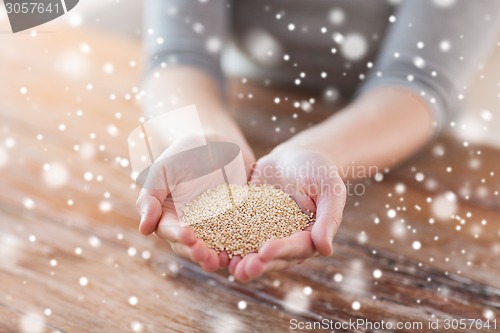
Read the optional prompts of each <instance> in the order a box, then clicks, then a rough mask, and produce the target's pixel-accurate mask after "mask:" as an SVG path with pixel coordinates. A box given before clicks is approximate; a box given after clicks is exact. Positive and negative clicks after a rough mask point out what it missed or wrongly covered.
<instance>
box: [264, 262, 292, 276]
mask: <svg viewBox="0 0 500 333" xmlns="http://www.w3.org/2000/svg"><path fill="white" fill-rule="evenodd" d="M298 262H299V261H298V260H291V261H290V260H282V259H278V260H271V261H268V262H266V264H265V265H264V272H262V274H264V273H267V272H275V271H282V270H284V269H288V268H290V267H292V266H295V265H297V263H298Z"/></svg>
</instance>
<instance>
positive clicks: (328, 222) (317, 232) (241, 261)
mask: <svg viewBox="0 0 500 333" xmlns="http://www.w3.org/2000/svg"><path fill="white" fill-rule="evenodd" d="M250 183H251V184H256V185H258V184H270V185H273V186H276V187H277V188H280V189H282V190H283V191H285V192H287V193H288V194H290V195H291V196H292V198H293V199H294V200H295V201H296V202H297V204H298V205H299V206H300V208H302V210H303V211H304V212H307V211H310V212H314V213H315V215H316V219H315V222H314V223H313V224H312V225H310V226H309V227H307V228H306V229H305V230H303V231H300V232H297V233H295V234H293V235H291V236H290V237H287V238H282V239H272V240H270V241H268V242H266V243H265V244H264V245H263V246H262V247H261V248H260V249H259V252H258V253H251V254H248V255H246V256H245V257H244V258H241V257H239V256H235V257H233V258H232V259H231V261H230V263H229V269H230V272H231V273H232V274H233V275H234V276H235V278H236V279H237V280H239V281H241V282H246V281H249V280H252V279H255V278H257V277H259V276H261V275H262V274H264V273H265V272H269V271H277V270H283V269H287V268H289V267H291V266H294V265H296V264H299V263H301V262H303V261H304V260H306V259H307V258H310V257H313V256H316V255H322V256H330V255H331V254H332V253H333V247H332V241H333V237H334V235H335V234H336V232H337V229H338V228H339V226H340V223H341V221H342V213H343V210H344V206H345V201H346V188H345V185H344V183H343V181H342V179H341V178H340V176H339V174H338V170H337V169H336V168H335V166H334V164H332V163H331V162H330V161H329V160H328V159H327V158H326V157H325V156H324V155H323V154H321V153H319V152H316V151H313V150H309V149H305V148H303V147H297V146H293V145H291V144H287V143H284V144H282V145H280V146H278V147H277V148H275V149H274V150H273V151H272V152H271V153H270V154H268V155H266V156H264V157H262V158H261V159H260V160H259V161H257V163H256V165H255V167H254V169H253V172H252V176H251V178H250Z"/></svg>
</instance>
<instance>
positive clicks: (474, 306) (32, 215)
mask: <svg viewBox="0 0 500 333" xmlns="http://www.w3.org/2000/svg"><path fill="white" fill-rule="evenodd" d="M8 43H9V47H8V48H6V49H3V52H2V54H1V55H0V73H2V77H3V79H2V80H1V82H0V119H1V120H0V142H1V143H2V145H3V146H2V149H3V151H4V152H6V154H7V162H6V164H5V165H4V166H2V167H1V169H0V172H1V175H2V178H1V180H0V186H1V191H0V250H1V259H0V281H1V286H0V331H1V332H18V331H22V326H23V325H25V326H26V325H28V324H30V320H31V321H32V323H31V324H32V325H35V326H33V327H35V328H38V331H37V332H93V333H94V332H132V331H137V332H138V331H142V332H291V331H294V330H292V329H291V328H290V320H292V319H296V320H299V321H304V322H318V321H321V320H323V319H328V320H332V321H334V322H339V321H349V320H356V319H357V318H365V319H368V320H371V321H380V320H386V321H387V320H393V321H407V322H411V321H418V322H423V323H427V322H428V320H429V318H439V319H443V318H477V319H484V316H485V315H488V314H493V316H494V317H496V318H497V320H499V319H500V317H499V316H500V282H499V279H498V276H500V263H499V262H498V258H499V255H500V211H499V198H498V191H499V187H500V186H499V185H500V184H499V182H500V180H499V179H500V178H499V177H498V175H500V155H499V154H498V151H496V150H494V149H491V148H487V147H482V146H473V145H466V146H464V144H463V143H462V142H457V141H456V140H455V139H453V138H451V137H447V136H444V137H442V138H440V139H439V140H438V141H437V142H435V143H433V144H432V145H430V146H429V147H428V148H426V149H424V150H423V151H422V153H421V154H419V156H417V157H415V158H414V159H412V160H411V161H408V162H407V163H406V164H404V165H402V166H400V167H399V168H397V169H396V170H394V171H392V172H390V173H388V174H384V179H383V180H382V181H380V182H378V181H366V182H365V183H364V185H365V186H366V193H364V194H363V195H362V196H352V197H350V198H349V202H348V207H347V208H346V212H345V220H344V223H343V226H342V228H341V231H340V233H339V235H338V236H337V238H336V240H335V254H334V255H333V256H332V257H330V258H314V259H311V260H309V261H307V262H305V263H304V264H302V265H300V266H298V267H295V268H294V269H292V270H290V271H287V272H275V273H271V274H268V275H266V276H265V277H264V278H262V279H260V280H257V281H254V282H252V283H249V284H240V283H237V282H234V280H233V279H232V278H231V277H230V276H229V275H228V273H227V271H221V272H217V273H216V274H209V273H206V272H204V271H203V270H201V269H200V268H199V267H198V266H196V265H194V264H192V263H190V262H188V261H186V260H183V259H180V258H178V257H176V256H175V255H173V254H172V253H171V251H170V250H169V246H168V245H167V244H165V243H164V242H162V241H160V240H157V239H155V238H153V237H149V238H144V237H142V236H140V235H139V233H138V232H137V230H136V229H137V220H138V218H137V216H136V213H135V208H134V203H135V198H136V196H137V193H138V189H137V188H135V186H134V184H133V182H132V180H131V178H130V170H129V167H128V166H127V165H126V163H125V164H122V163H121V161H122V160H123V159H126V158H127V154H128V153H127V146H126V137H127V135H128V133H129V132H130V131H131V130H132V129H133V128H134V127H135V126H137V124H138V121H139V118H140V117H141V113H140V108H139V105H138V102H137V101H136V98H135V97H136V95H138V94H139V92H140V88H139V80H140V77H139V75H140V68H139V65H138V64H139V63H140V47H139V45H138V44H137V43H136V42H135V41H130V40H126V39H121V38H118V37H115V36H107V35H103V34H101V33H97V32H94V31H69V32H64V30H62V29H61V30H57V32H56V33H54V34H40V35H38V36H37V37H36V38H33V37H30V35H19V36H15V37H12V39H11V40H9V41H8ZM83 44H88V46H90V50H91V51H90V53H88V54H87V53H86V52H82V45H83ZM83 49H84V50H85V49H86V48H85V47H84V48H83ZM131 61H133V62H135V63H136V64H137V65H135V66H131ZM109 64H112V67H113V71H109V70H108V73H106V71H105V70H103V69H104V68H108V69H110V66H109ZM132 65H133V64H132ZM90 85H91V86H90ZM23 87H24V88H26V90H27V92H26V94H23V93H21V88H23ZM232 87H233V88H232V90H231V91H232V93H231V94H232V101H233V105H234V110H235V116H236V117H237V118H238V119H239V120H240V121H241V122H242V124H243V126H244V127H245V131H246V133H247V135H248V136H249V138H250V139H251V140H252V141H253V142H254V144H255V145H256V146H255V147H256V150H257V151H259V154H263V153H264V152H265V151H267V150H268V149H270V148H271V146H272V144H276V143H277V142H279V141H281V140H284V139H286V137H287V136H289V135H291V134H293V133H290V132H288V134H286V135H285V134H284V133H285V132H286V131H281V132H279V133H281V134H276V133H278V132H275V131H274V130H273V129H274V126H275V125H274V124H272V123H270V122H269V120H267V121H266V117H267V116H269V115H273V114H275V115H277V116H278V118H279V117H281V118H282V120H283V122H280V123H279V124H280V125H279V126H282V128H283V129H287V130H288V129H289V128H290V127H292V126H293V127H296V130H300V129H301V128H304V127H307V126H309V125H310V124H313V123H315V122H317V121H320V120H321V119H322V118H324V117H326V116H328V115H329V114H331V112H332V111H331V110H334V109H338V107H339V106H340V105H341V103H338V104H334V105H333V104H329V105H322V104H321V103H318V104H317V105H315V106H314V111H313V112H310V113H300V117H299V118H300V119H299V120H300V121H299V120H297V121H296V122H295V120H290V111H289V110H290V108H289V107H287V106H286V105H287V104H286V103H282V104H280V106H276V105H274V104H273V103H272V100H273V98H274V96H282V98H283V100H284V98H285V97H288V99H289V103H293V102H294V101H302V100H309V99H310V98H314V96H315V95H314V94H313V93H307V92H306V93H304V92H302V93H298V92H293V91H282V90H279V89H273V88H259V87H258V86H255V85H251V84H246V85H242V84H241V83H238V84H233V85H232ZM23 91H24V90H23ZM250 92H251V93H252V94H253V98H251V99H249V98H246V97H242V96H247V97H248V93H250ZM316 98H317V96H316ZM253 110H257V111H253ZM259 110H260V111H264V112H260V111H259ZM258 111H259V112H260V113H259V112H258ZM287 112H288V113H287ZM266 115H267V116H266ZM252 119H253V120H256V119H257V120H258V122H252ZM287 119H288V120H287ZM292 119H293V118H292ZM249 124H250V125H249ZM252 124H253V125H252ZM269 124H272V125H269ZM248 125H249V126H248ZM265 126H269V127H265ZM252 133H254V134H255V133H273V134H272V135H271V136H268V137H266V138H265V140H262V139H261V140H256V139H255V138H256V137H257V138H258V137H259V136H256V135H252ZM260 137H262V136H260ZM266 145H267V146H266ZM8 147H10V148H8ZM436 152H438V154H437V153H436ZM441 152H444V153H443V154H441ZM441 155H443V156H441ZM58 165H60V166H62V167H63V168H64V170H65V171H66V172H67V180H66V181H65V182H64V184H61V186H60V187H55V186H54V185H57V184H55V183H54V181H53V180H51V179H50V177H48V178H47V176H50V169H49V171H44V168H45V169H47V168H56V167H57V166H58ZM449 168H451V171H447V170H450V169H449ZM52 170H53V169H52ZM419 172H420V173H422V174H423V175H424V178H425V179H424V180H423V181H417V180H416V174H417V173H419ZM58 175H59V176H60V172H59V173H58ZM90 175H91V176H92V177H90ZM401 184H404V188H405V191H404V193H398V192H397V191H396V187H398V188H399V189H401V188H402V185H401ZM446 191H453V192H454V193H456V194H457V211H456V214H455V215H456V216H458V218H457V219H455V220H451V219H450V220H438V219H434V221H433V222H432V223H430V222H429V221H430V219H431V218H433V208H432V201H433V200H436V198H438V197H439V196H440V195H442V194H443V193H446ZM400 192H401V191H400ZM429 198H430V199H431V201H429ZM389 209H394V210H395V211H396V213H397V214H396V217H394V218H390V217H388V215H387V212H388V210H389ZM483 220H484V221H487V222H486V224H484V223H483V222H482V221H483ZM457 226H460V230H457ZM476 235H477V236H476ZM414 241H419V242H420V243H421V249H420V250H414V249H413V248H412V243H413V242H414ZM374 270H380V272H381V273H382V275H381V277H380V278H374V277H373V272H374ZM340 277H342V281H340ZM85 282H87V283H85ZM305 287H309V288H311V289H308V288H306V289H304V288H305ZM305 290H306V291H307V292H304V291H305ZM309 290H310V291H311V293H310V294H309ZM134 300H137V304H136V303H135V302H134ZM241 301H244V302H246V308H245V309H243V310H240V309H239V307H238V304H239V303H240V302H241ZM355 301H356V302H359V303H360V306H361V308H360V309H359V310H354V309H353V307H352V304H353V302H355ZM33 318H34V319H33ZM37 318H38V319H40V318H41V321H40V320H38V322H37V320H36V319H37ZM33 322H34V324H33ZM36 325H38V326H36ZM25 328H26V327H25ZM295 331H297V330H295ZM336 331H337V332H344V331H345V332H347V331H352V330H336ZM359 331H370V330H366V329H360V330H359ZM393 331H398V330H393ZM400 331H403V330H400ZM438 331H443V330H442V329H441V330H438ZM468 331H480V330H474V329H471V330H468ZM481 332H485V330H481Z"/></svg>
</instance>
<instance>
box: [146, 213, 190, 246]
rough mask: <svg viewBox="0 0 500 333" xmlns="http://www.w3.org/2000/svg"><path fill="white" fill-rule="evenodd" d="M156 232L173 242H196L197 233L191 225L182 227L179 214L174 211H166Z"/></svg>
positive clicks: (185, 243)
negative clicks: (178, 217)
mask: <svg viewBox="0 0 500 333" xmlns="http://www.w3.org/2000/svg"><path fill="white" fill-rule="evenodd" d="M155 234H156V235H157V236H158V237H159V238H163V239H166V240H168V241H169V242H172V243H177V242H178V243H182V244H184V245H192V244H194V242H196V235H195V234H194V230H193V228H191V227H190V226H184V227H181V226H180V223H179V220H178V219H177V215H175V213H174V212H172V211H164V212H163V216H162V217H161V220H160V223H159V224H158V226H157V228H156V231H155Z"/></svg>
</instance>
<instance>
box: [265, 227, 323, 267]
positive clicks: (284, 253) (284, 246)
mask: <svg viewBox="0 0 500 333" xmlns="http://www.w3.org/2000/svg"><path fill="white" fill-rule="evenodd" d="M315 252H316V248H315V246H314V243H313V241H312V238H311V233H310V232H309V231H299V232H296V233H294V234H293V235H291V236H290V237H286V238H281V239H272V240H270V241H268V242H266V243H265V244H264V245H263V246H262V247H261V248H260V249H259V256H260V258H261V259H262V260H264V261H271V260H275V259H284V260H293V259H303V258H308V257H312V256H314V254H315Z"/></svg>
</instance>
